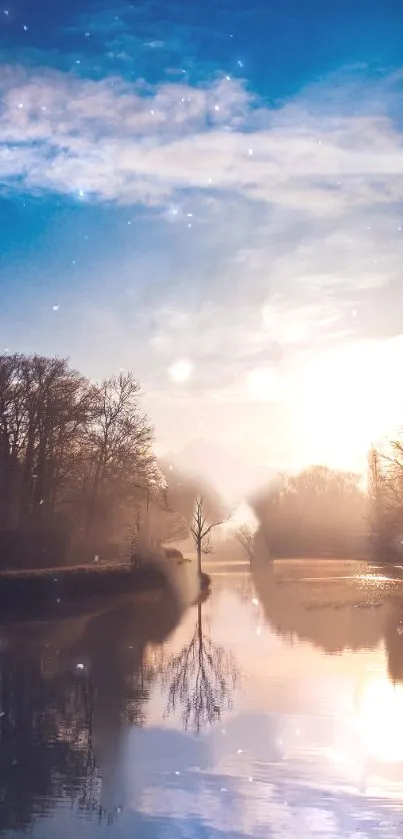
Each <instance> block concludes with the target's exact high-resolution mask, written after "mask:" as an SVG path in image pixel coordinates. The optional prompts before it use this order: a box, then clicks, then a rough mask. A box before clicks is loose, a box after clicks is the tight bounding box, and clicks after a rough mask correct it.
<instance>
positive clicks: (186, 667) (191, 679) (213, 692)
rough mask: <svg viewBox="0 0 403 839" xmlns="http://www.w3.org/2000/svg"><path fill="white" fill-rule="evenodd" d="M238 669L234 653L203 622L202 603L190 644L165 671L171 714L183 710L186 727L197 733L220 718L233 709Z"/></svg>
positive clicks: (165, 684) (168, 704)
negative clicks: (215, 639) (213, 639)
mask: <svg viewBox="0 0 403 839" xmlns="http://www.w3.org/2000/svg"><path fill="white" fill-rule="evenodd" d="M238 675H239V673H238V669H237V666H236V662H235V659H234V657H233V655H232V653H231V652H228V651H227V650H225V648H224V647H222V646H220V645H217V644H215V643H214V642H213V641H212V640H211V638H210V636H209V635H208V634H207V633H206V631H205V629H204V627H203V622H202V604H201V603H199V605H198V607H197V623H196V626H195V630H194V633H193V635H192V638H191V640H190V642H189V644H188V645H187V646H186V647H184V648H183V649H182V650H181V652H180V653H179V654H178V655H176V656H173V657H172V658H171V659H170V660H169V661H168V662H167V663H166V664H165V665H164V669H163V683H164V686H166V687H167V688H168V700H167V709H166V713H167V715H170V714H175V713H176V712H177V710H180V713H181V718H182V724H183V727H184V728H185V729H186V730H187V729H188V728H192V729H194V730H195V731H196V732H197V733H199V731H200V730H201V729H202V728H203V726H205V725H212V724H213V723H214V722H217V720H219V719H220V717H221V714H222V713H223V711H225V710H229V709H231V707H232V695H233V692H234V690H235V687H236V682H237V678H238Z"/></svg>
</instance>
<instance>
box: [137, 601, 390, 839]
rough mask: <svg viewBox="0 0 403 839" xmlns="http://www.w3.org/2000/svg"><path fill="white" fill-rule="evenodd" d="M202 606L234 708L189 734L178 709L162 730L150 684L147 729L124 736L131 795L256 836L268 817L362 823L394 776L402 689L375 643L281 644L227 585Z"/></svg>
mask: <svg viewBox="0 0 403 839" xmlns="http://www.w3.org/2000/svg"><path fill="white" fill-rule="evenodd" d="M203 611H204V613H205V616H206V624H208V623H209V624H210V631H211V633H212V634H213V636H214V640H215V641H216V642H217V643H219V644H223V645H225V646H226V647H227V648H231V649H232V650H233V652H234V654H235V655H236V658H237V663H238V665H239V668H240V671H241V676H242V681H241V688H240V690H238V691H237V695H236V698H235V703H234V706H235V707H234V710H233V712H232V713H230V714H228V715H226V717H225V719H223V720H222V721H221V722H220V724H218V725H217V726H216V727H215V728H214V729H213V731H210V732H204V733H203V734H202V736H201V737H200V738H199V739H196V738H194V737H192V736H191V734H187V735H184V734H183V733H182V732H180V730H179V724H178V720H177V725H178V728H177V729H176V731H175V729H173V728H171V729H170V731H168V730H167V728H166V723H165V722H164V720H163V697H162V696H161V694H160V693H159V691H158V688H157V689H156V690H155V692H154V695H153V697H152V700H151V705H150V707H149V711H150V715H151V717H152V721H153V726H154V727H153V729H151V730H148V731H147V730H144V731H141V732H140V731H138V730H137V731H132V732H131V733H130V735H129V738H128V740H127V744H126V768H125V772H126V788H127V792H128V794H130V790H131V793H132V806H133V807H134V808H135V809H140V810H141V812H143V813H144V814H148V816H150V817H151V816H158V815H159V816H162V817H167V816H169V817H170V818H173V819H174V822H175V824H177V825H178V830H179V825H180V824H181V822H182V820H184V819H186V816H187V814H189V813H192V814H194V817H195V819H196V820H197V819H198V820H199V821H200V824H204V825H210V826H211V827H214V828H215V829H217V830H220V831H222V832H223V835H224V836H226V835H231V836H232V835H233V834H232V833H231V831H233V830H234V829H235V827H236V828H237V830H239V831H240V835H245V836H267V835H268V834H267V829H268V825H270V829H271V830H272V834H270V835H273V836H279V837H280V836H287V835H295V836H297V835H298V836H311V835H315V834H317V835H322V836H324V835H326V836H327V835H348V834H345V833H344V832H343V834H341V833H340V832H339V831H340V829H341V828H342V829H343V831H344V830H346V829H347V827H348V829H349V830H353V831H355V830H356V829H358V827H359V825H360V824H361V821H362V820H363V819H365V825H366V826H365V828H360V829H362V830H363V833H362V834H361V835H363V836H365V835H372V833H371V831H372V830H374V829H375V823H378V822H379V820H380V819H381V820H382V818H381V816H382V812H383V807H384V805H385V804H386V800H387V799H395V800H396V799H398V798H399V797H400V796H401V794H402V782H403V765H402V764H399V763H398V761H403V740H402V737H401V735H400V734H399V730H400V720H401V718H402V714H403V689H402V688H400V687H399V686H398V687H396V688H394V687H393V685H392V684H391V682H389V680H388V677H387V662H386V657H385V652H384V649H383V647H382V645H379V646H378V647H377V648H376V649H374V650H365V651H358V652H354V653H352V652H349V651H344V652H342V653H341V654H338V655H332V656H325V655H324V654H323V653H322V652H321V651H320V650H319V649H317V648H315V647H313V646H312V645H310V644H308V643H303V644H300V643H298V642H295V643H294V644H293V645H290V644H289V643H287V642H286V641H284V640H283V639H280V638H277V637H276V636H274V635H273V634H272V633H271V632H270V631H269V630H268V628H267V627H264V625H263V621H262V614H261V608H260V604H259V605H256V604H255V603H253V602H252V601H250V602H247V603H244V604H243V605H241V603H240V601H239V599H238V598H236V596H235V595H233V594H232V593H231V592H221V594H220V595H219V596H217V597H216V598H213V600H212V602H211V603H208V604H206V605H205V607H204V610H203ZM195 618H196V616H195V615H193V614H190V615H189V616H188V618H187V620H186V622H185V623H184V624H182V626H180V627H179V628H178V630H177V631H176V633H175V634H174V636H173V637H172V639H171V641H170V644H169V650H167V651H166V652H167V654H168V652H169V653H173V652H178V651H179V650H180V648H181V647H182V646H183V645H184V644H185V643H186V640H187V637H188V636H189V634H190V633H191V632H192V629H193V623H194V621H195ZM321 619H322V620H323V621H325V620H326V615H325V614H324V615H322V618H321ZM262 626H263V628H262V631H261V632H260V634H259V635H257V634H256V630H257V628H259V627H262ZM162 725H163V726H164V729H163V730H162V728H158V726H162ZM174 725H175V721H174V720H173V721H172V720H171V721H170V726H172V727H173V726H174ZM164 741H165V746H164ZM163 756H164V757H163ZM156 767H158V768H157V769H156ZM133 782H134V783H133ZM137 782H139V784H140V787H137ZM135 787H136V788H135ZM372 796H374V797H377V798H378V797H380V798H381V799H384V804H382V805H381V804H375V803H374V802H373V801H372ZM128 803H129V802H128ZM396 805H397V801H396ZM129 806H130V804H129ZM392 821H393V819H391V817H390V816H388V819H386V821H385V825H384V831H383V833H382V834H380V835H389V834H388V832H387V830H386V823H387V824H389V825H390V824H391V822H392ZM391 830H392V829H391ZM200 831H201V828H200ZM200 831H199V832H198V829H196V828H195V832H194V834H193V833H192V832H189V834H185V833H184V834H181V833H180V832H179V835H189V836H193V835H194V836H199V835H200V836H203V835H204V833H203V832H200ZM228 831H229V833H228ZM265 831H266V832H265ZM385 831H386V832H385ZM167 835H169V834H167ZM206 835H210V834H207V833H206ZM390 835H393V834H392V832H391V833H390Z"/></svg>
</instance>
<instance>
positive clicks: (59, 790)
mask: <svg viewBox="0 0 403 839" xmlns="http://www.w3.org/2000/svg"><path fill="white" fill-rule="evenodd" d="M181 614H182V606H181V603H180V600H179V599H178V598H177V597H176V595H175V592H174V591H173V590H167V591H164V592H162V591H161V592H157V593H155V594H150V595H144V596H142V597H137V598H127V599H126V600H121V601H119V602H118V603H116V605H115V607H114V608H111V609H109V610H108V611H105V612H102V613H100V614H94V615H92V616H86V617H85V618H81V619H78V620H73V621H64V622H62V623H60V624H54V623H49V624H30V625H27V626H22V625H15V626H8V627H3V629H2V637H1V647H0V666H1V681H0V802H1V807H0V830H4V829H6V828H13V829H18V828H22V827H25V826H26V825H28V824H29V822H30V821H31V820H32V819H34V818H35V817H38V816H43V815H45V814H46V813H47V812H48V811H49V809H50V808H51V807H52V806H53V805H54V803H55V802H57V801H58V800H60V799H63V798H65V797H68V798H70V799H72V800H74V801H75V802H76V804H77V807H78V808H79V809H81V810H83V809H84V810H86V811H93V810H97V812H98V815H101V816H102V815H103V814H105V815H106V816H107V818H108V820H109V821H110V820H111V818H112V817H113V815H114V813H115V812H116V811H117V810H118V809H119V803H118V802H119V786H120V782H119V777H118V769H119V762H120V754H119V751H120V748H121V739H122V738H121V734H122V728H123V727H124V725H127V724H131V725H136V726H142V725H144V722H145V706H146V704H147V701H148V699H149V693H150V686H151V685H152V683H153V681H154V680H155V679H156V678H157V674H158V672H159V663H158V660H157V661H155V660H153V658H152V656H151V655H147V646H148V645H149V644H154V645H155V644H160V643H162V642H163V641H164V639H165V638H166V637H167V636H168V635H169V633H170V632H172V630H173V629H174V628H175V626H176V625H177V623H178V621H179V620H180V617H181ZM101 776H102V784H101V782H100V778H101Z"/></svg>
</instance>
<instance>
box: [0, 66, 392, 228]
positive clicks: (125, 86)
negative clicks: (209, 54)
mask: <svg viewBox="0 0 403 839" xmlns="http://www.w3.org/2000/svg"><path fill="white" fill-rule="evenodd" d="M1 94H2V112H1V119H0V131H1V138H2V147H3V152H2V156H1V164H0V165H1V177H2V180H3V183H4V184H5V185H6V186H8V188H10V189H11V188H18V189H21V188H25V189H27V190H33V191H43V190H51V191H56V192H61V193H64V194H75V195H81V196H82V197H84V198H85V197H87V198H88V199H90V198H92V199H93V200H113V201H116V202H119V203H144V204H151V205H157V206H158V205H161V204H164V203H165V202H166V201H167V200H168V199H172V198H174V197H175V194H176V193H177V192H178V191H180V190H184V189H187V190H188V189H193V190H198V191H202V192H204V193H208V192H209V191H210V192H211V191H212V190H214V191H216V192H217V191H219V192H220V193H221V194H227V195H229V194H235V195H236V194H238V195H240V196H242V197H244V198H247V199H248V200H253V201H257V202H264V203H268V204H274V205H277V206H281V207H285V208H290V209H291V210H298V211H300V212H304V213H306V214H312V215H316V216H318V217H321V216H323V215H327V216H337V215H340V214H342V213H348V212H349V211H350V210H351V208H352V207H354V206H356V207H368V206H377V205H387V204H391V203H397V202H398V201H400V200H401V198H402V196H403V144H402V135H401V133H400V132H399V130H398V129H397V127H396V125H395V124H394V123H393V121H392V120H391V118H390V117H388V116H386V115H384V116H381V115H377V114H375V115H371V114H370V115H367V116H365V115H362V114H361V115H358V116H354V115H341V116H340V117H339V118H338V119H335V118H334V116H331V117H330V116H327V115H326V114H325V115H323V114H321V113H320V112H319V113H314V112H310V110H309V107H308V104H307V102H306V101H304V99H303V98H302V100H301V102H299V101H298V102H296V103H288V104H287V105H285V106H284V108H280V109H270V108H267V107H265V106H263V105H262V104H260V105H258V103H257V102H256V101H254V99H253V97H252V96H251V95H250V94H248V92H247V91H246V89H245V88H244V87H243V85H242V84H241V83H239V82H236V81H233V80H229V79H226V78H224V79H220V80H217V81H216V82H214V83H212V84H210V85H206V86H200V87H191V86H189V85H184V84H179V83H178V84H168V83H167V84H161V85H159V86H158V87H156V88H154V89H152V88H149V87H146V86H145V85H131V84H129V83H128V82H124V81H123V80H122V79H119V78H110V79H104V80H102V81H91V80H85V79H82V78H78V77H75V76H73V75H72V74H68V73H61V72H50V71H45V70H44V71H43V72H38V71H36V72H35V73H33V74H32V73H30V72H27V71H26V70H24V69H23V68H14V67H9V68H7V69H4V68H3V73H2V77H1Z"/></svg>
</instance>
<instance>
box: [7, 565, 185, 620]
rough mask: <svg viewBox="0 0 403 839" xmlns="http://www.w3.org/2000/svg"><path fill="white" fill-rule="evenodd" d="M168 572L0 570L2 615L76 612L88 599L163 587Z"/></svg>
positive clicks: (83, 568) (153, 568) (110, 568)
mask: <svg viewBox="0 0 403 839" xmlns="http://www.w3.org/2000/svg"><path fill="white" fill-rule="evenodd" d="M168 586H169V576H168V575H167V574H164V572H163V570H162V568H159V567H158V566H156V565H149V566H144V567H142V568H132V567H131V566H127V565H125V566H118V567H116V566H92V565H91V566H90V565H88V566H86V565H82V566H72V567H66V568H58V569H39V570H32V571H3V572H2V573H0V613H1V615H2V616H3V615H13V614H17V615H24V617H27V618H28V617H30V616H35V615H38V614H41V615H42V614H46V615H49V614H51V615H53V614H54V615H63V614H66V613H68V614H77V613H79V612H80V611H81V609H82V608H87V607H88V603H89V602H91V601H95V600H97V601H99V600H100V599H105V598H109V597H111V596H119V595H122V594H130V593H136V592H143V591H149V590H150V589H164V588H167V587H168Z"/></svg>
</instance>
